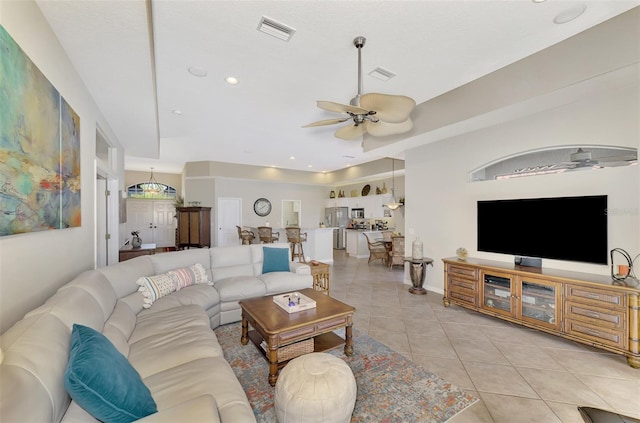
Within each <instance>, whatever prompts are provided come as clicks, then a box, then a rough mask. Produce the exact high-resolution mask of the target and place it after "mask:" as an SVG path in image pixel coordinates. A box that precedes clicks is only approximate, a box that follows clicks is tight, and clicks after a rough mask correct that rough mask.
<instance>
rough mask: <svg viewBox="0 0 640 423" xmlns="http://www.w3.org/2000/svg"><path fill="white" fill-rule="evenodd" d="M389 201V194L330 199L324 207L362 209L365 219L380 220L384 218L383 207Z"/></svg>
mask: <svg viewBox="0 0 640 423" xmlns="http://www.w3.org/2000/svg"><path fill="white" fill-rule="evenodd" d="M390 201H391V194H380V195H367V196H365V197H343V198H331V199H329V200H327V201H326V202H325V207H349V210H350V209H352V208H354V207H355V208H364V217H365V219H380V218H384V217H385V216H384V207H383V205H384V204H386V203H388V202H390Z"/></svg>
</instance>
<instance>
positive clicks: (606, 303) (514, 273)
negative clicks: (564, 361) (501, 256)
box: [443, 258, 640, 368]
mask: <svg viewBox="0 0 640 423" xmlns="http://www.w3.org/2000/svg"><path fill="white" fill-rule="evenodd" d="M443 262H444V264H445V287H444V291H445V295H444V298H443V303H444V305H445V307H448V306H449V305H450V304H457V305H459V306H461V307H464V308H467V309H470V310H474V311H477V312H480V313H484V314H487V315H491V316H494V317H497V318H500V319H503V320H507V321H510V322H513V323H517V324H520V325H523V326H527V327H531V328H534V329H538V330H541V331H544V332H547V333H550V334H553V335H557V336H561V337H563V338H567V339H571V340H573V341H576V342H580V343H583V344H586V345H590V346H592V347H595V348H599V349H603V350H606V351H610V352H613V353H616V354H620V355H624V356H625V357H626V358H627V362H628V363H629V365H630V366H631V367H634V368H640V288H638V286H637V284H636V283H635V282H633V281H630V282H629V284H627V283H625V281H613V280H612V279H611V277H610V276H606V275H592V274H588V273H579V272H573V271H565V270H557V269H546V268H542V269H539V268H532V267H526V266H517V265H514V264H510V263H502V262H495V261H490V260H481V259H472V258H469V259H467V260H466V261H460V260H458V259H457V258H450V259H444V260H443Z"/></svg>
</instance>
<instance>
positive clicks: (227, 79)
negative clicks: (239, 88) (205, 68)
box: [224, 76, 240, 85]
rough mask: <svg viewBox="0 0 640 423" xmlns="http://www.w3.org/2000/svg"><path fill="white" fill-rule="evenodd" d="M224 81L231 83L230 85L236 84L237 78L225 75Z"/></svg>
mask: <svg viewBox="0 0 640 423" xmlns="http://www.w3.org/2000/svg"><path fill="white" fill-rule="evenodd" d="M224 80H225V81H227V84H231V85H237V84H238V82H240V81H238V78H234V77H233V76H227V77H226V78H225V79H224Z"/></svg>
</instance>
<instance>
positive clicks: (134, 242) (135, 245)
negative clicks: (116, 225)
mask: <svg viewBox="0 0 640 423" xmlns="http://www.w3.org/2000/svg"><path fill="white" fill-rule="evenodd" d="M141 245H142V238H140V237H139V236H134V237H133V238H132V239H131V246H132V247H133V248H140V246H141Z"/></svg>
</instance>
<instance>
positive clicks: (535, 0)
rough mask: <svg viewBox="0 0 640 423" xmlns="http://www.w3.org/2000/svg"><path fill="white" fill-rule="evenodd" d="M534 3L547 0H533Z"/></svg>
mask: <svg viewBox="0 0 640 423" xmlns="http://www.w3.org/2000/svg"><path fill="white" fill-rule="evenodd" d="M531 1H532V2H534V3H544V2H545V1H547V0H531Z"/></svg>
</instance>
